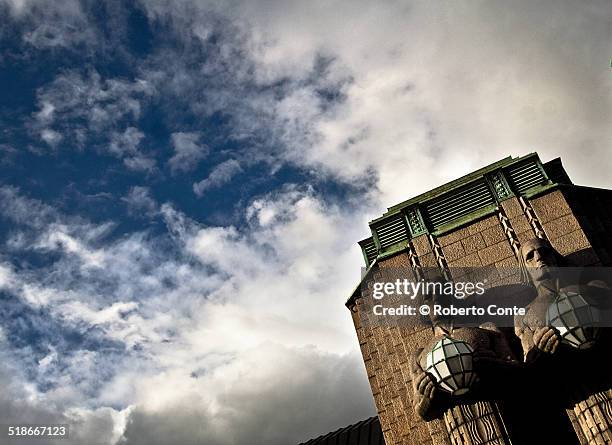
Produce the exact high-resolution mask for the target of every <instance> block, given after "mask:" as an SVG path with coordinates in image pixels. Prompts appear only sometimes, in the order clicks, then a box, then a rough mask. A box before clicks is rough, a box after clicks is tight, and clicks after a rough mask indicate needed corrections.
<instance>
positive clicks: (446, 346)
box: [426, 336, 476, 396]
mask: <svg viewBox="0 0 612 445" xmlns="http://www.w3.org/2000/svg"><path fill="white" fill-rule="evenodd" d="M473 357H474V349H472V347H471V346H470V345H469V344H468V343H466V342H464V341H461V340H455V339H454V338H451V337H448V336H444V337H443V338H442V340H440V341H439V342H437V343H436V344H435V345H434V347H433V348H432V349H431V351H430V352H429V354H427V363H426V365H427V366H426V371H427V372H429V373H431V374H432V375H433V376H434V378H435V379H436V381H437V382H438V387H439V388H441V389H443V390H444V391H447V392H450V393H451V394H452V395H454V396H459V395H461V394H465V393H466V392H468V391H469V389H470V386H471V385H472V383H474V382H475V381H476V374H475V373H474V363H473Z"/></svg>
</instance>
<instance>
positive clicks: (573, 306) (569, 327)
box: [546, 291, 600, 349]
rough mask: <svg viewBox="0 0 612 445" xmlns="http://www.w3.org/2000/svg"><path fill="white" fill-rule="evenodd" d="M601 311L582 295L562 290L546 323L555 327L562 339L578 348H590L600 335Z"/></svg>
mask: <svg viewBox="0 0 612 445" xmlns="http://www.w3.org/2000/svg"><path fill="white" fill-rule="evenodd" d="M599 320H600V313H599V310H598V309H597V308H596V307H593V306H592V305H590V304H589V303H588V302H587V301H586V300H585V299H584V297H583V296H582V295H580V294H579V293H576V292H571V291H561V292H559V294H558V295H557V297H556V298H555V301H553V302H552V303H551V305H550V306H549V307H548V310H547V312H546V324H547V325H548V326H553V327H555V328H556V329H557V330H558V331H559V334H560V336H561V341H562V342H563V343H566V344H568V345H571V346H573V347H574V348H578V349H588V348H590V347H591V346H593V345H594V344H595V341H596V340H597V337H598V336H599V327H598V326H599Z"/></svg>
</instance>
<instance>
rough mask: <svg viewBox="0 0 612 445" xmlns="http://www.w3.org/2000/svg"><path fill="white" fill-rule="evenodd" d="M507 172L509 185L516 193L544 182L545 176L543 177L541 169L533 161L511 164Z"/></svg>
mask: <svg viewBox="0 0 612 445" xmlns="http://www.w3.org/2000/svg"><path fill="white" fill-rule="evenodd" d="M507 174H508V178H509V179H510V185H511V187H512V188H513V189H514V191H515V192H516V193H518V194H521V193H523V192H525V191H526V190H528V189H530V188H531V187H535V186H536V185H540V184H544V183H545V182H546V177H544V175H543V174H542V170H540V168H539V167H538V165H537V164H536V163H535V161H530V162H525V163H524V164H519V165H516V166H512V167H510V168H508V170H507Z"/></svg>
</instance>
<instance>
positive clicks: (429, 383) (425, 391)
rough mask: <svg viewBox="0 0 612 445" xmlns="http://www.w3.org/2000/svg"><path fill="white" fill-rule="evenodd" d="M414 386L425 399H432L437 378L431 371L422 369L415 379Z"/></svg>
mask: <svg viewBox="0 0 612 445" xmlns="http://www.w3.org/2000/svg"><path fill="white" fill-rule="evenodd" d="M414 388H415V390H416V392H417V393H419V394H420V395H421V396H423V397H424V398H425V399H427V400H431V399H433V396H434V394H435V391H436V380H435V379H434V377H433V376H432V375H431V374H430V373H428V372H425V371H421V372H420V373H419V374H418V375H417V377H416V378H415V380H414Z"/></svg>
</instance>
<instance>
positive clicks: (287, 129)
mask: <svg viewBox="0 0 612 445" xmlns="http://www.w3.org/2000/svg"><path fill="white" fill-rule="evenodd" d="M0 19H1V22H0V23H1V26H0V48H1V51H0V387H1V388H2V391H1V392H0V423H2V424H6V423H11V422H14V423H65V424H70V426H71V432H70V433H71V437H70V439H69V440H68V441H62V442H61V443H66V444H83V443H87V444H91V445H96V444H130V445H131V444H134V445H139V444H143V445H144V444H151V445H152V444H168V443H176V444H196V443H197V444H206V445H230V444H235V445H249V444H267V445H276V444H288V443H298V442H300V441H304V440H307V439H309V438H311V437H315V436H318V435H320V434H323V433H326V432H328V431H331V430H334V429H337V428H339V427H342V426H345V425H347V424H350V423H353V422H357V421H359V420H362V419H364V418H366V417H369V416H371V415H374V414H375V408H374V405H373V401H372V396H371V393H370V389H369V385H368V381H367V376H366V372H365V368H364V365H363V362H362V359H361V355H360V352H359V347H358V342H357V338H356V336H355V333H354V329H353V326H352V322H351V318H350V315H349V312H348V310H347V309H346V307H345V306H344V302H345V301H346V298H347V297H348V296H349V295H350V293H351V292H352V290H353V288H354V287H355V285H356V284H357V283H358V280H359V277H360V273H361V269H360V268H361V266H362V263H363V260H362V255H361V252H360V250H359V248H358V246H357V244H356V243H357V241H358V240H360V239H362V238H365V237H367V236H368V235H369V229H368V225H367V223H368V221H369V220H371V219H373V218H375V217H377V216H379V215H380V214H382V213H383V212H384V211H385V209H386V208H387V207H390V206H391V205H393V204H396V203H397V202H400V201H403V200H405V199H407V198H410V197H413V196H415V195H417V194H419V193H422V192H424V191H427V190H429V189H431V188H433V187H435V186H438V185H441V184H443V183H444V182H447V181H450V180H452V179H455V178H457V177H458V176H461V175H463V174H466V173H469V172H470V171H473V170H475V169H477V168H480V167H483V166H485V165H487V164H489V163H492V162H495V161H497V160H499V159H502V158H504V157H506V156H508V155H512V156H520V155H524V154H527V153H530V152H534V151H537V152H538V153H539V154H540V157H541V158H542V160H544V161H548V160H550V159H553V158H556V157H558V156H560V157H561V158H562V160H563V162H564V165H565V167H566V170H567V171H568V173H569V175H570V177H571V178H572V179H573V180H574V182H575V183H577V184H581V185H587V186H594V187H605V188H610V187H612V176H611V175H610V171H611V165H612V163H611V162H610V160H611V158H612V129H611V126H610V122H612V95H611V92H612V69H611V68H610V57H612V47H611V46H612V4H610V2H609V1H607V0H605V1H589V2H570V1H562V0H554V1H552V0H551V1H546V0H543V1H539V2H531V1H515V2H503V1H486V2H485V1H455V2H450V1H439V2H425V1H412V2H409V1H392V0H390V1H387V2H370V1H362V0H351V1H346V0H335V1H318V0H315V1H311V2H298V1H279V0H233V1H229V0H226V1H204V0H175V1H172V2H166V1H159V0H148V1H121V0H119V1H109V2H104V1H76V0H55V1H41V0H0ZM2 440H3V439H0V442H2ZM46 443H50V442H46Z"/></svg>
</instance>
